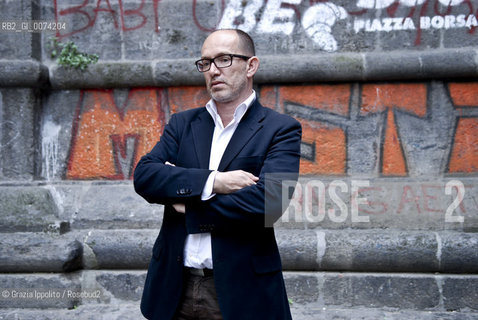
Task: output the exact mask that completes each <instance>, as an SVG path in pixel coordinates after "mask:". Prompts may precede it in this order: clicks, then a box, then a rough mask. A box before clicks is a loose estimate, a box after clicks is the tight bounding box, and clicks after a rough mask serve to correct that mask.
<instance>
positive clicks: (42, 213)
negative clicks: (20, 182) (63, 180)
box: [0, 186, 67, 232]
mask: <svg viewBox="0 0 478 320" xmlns="http://www.w3.org/2000/svg"><path fill="white" fill-rule="evenodd" d="M65 228H67V225H65V223H62V222H61V219H60V218H59V217H58V207H57V206H56V204H55V201H54V199H53V197H52V196H51V194H50V192H48V190H47V189H45V188H42V187H29V186H24V187H22V186H10V187H6V186H2V187H0V231H2V232H22V231H55V232H58V231H64V229H65Z"/></svg>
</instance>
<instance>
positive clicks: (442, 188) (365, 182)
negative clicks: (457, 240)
mask: <svg viewBox="0 0 478 320" xmlns="http://www.w3.org/2000/svg"><path fill="white" fill-rule="evenodd" d="M437 147H438V146H437ZM417 160H418V159H417ZM417 170H420V168H417ZM334 181H335V183H336V185H335V186H334V187H333V191H335V194H336V198H332V196H331V191H330V189H332V187H331V183H332V182H334ZM337 183H341V184H344V185H345V189H344V190H342V189H341V188H340V187H338V184H337ZM449 183H451V186H452V188H455V187H453V186H454V185H455V183H461V184H462V187H461V188H462V191H463V192H464V193H463V194H464V197H463V200H461V201H460V203H459V206H457V207H456V208H454V210H452V211H450V208H451V209H453V207H452V204H453V201H454V200H455V199H456V194H446V188H447V184H449ZM354 186H355V187H356V188H357V190H360V193H359V194H355V195H354V194H353V193H352V188H353V187H354ZM319 188H321V190H320V191H317V192H314V193H310V192H311V191H310V190H312V189H314V190H319ZM297 189H299V190H297ZM306 192H309V194H310V195H308V197H305V194H306ZM477 192H478V188H477V187H476V186H475V179H474V178H470V177H460V179H458V180H457V179H429V178H423V179H422V178H420V179H413V178H388V179H382V178H371V177H363V178H356V179H354V178H352V179H351V178H338V179H331V178H329V177H323V176H319V177H311V178H310V177H302V178H301V179H299V185H298V186H297V188H296V193H295V197H293V198H292V200H291V202H290V206H289V209H288V210H287V211H286V212H285V213H284V215H282V217H281V218H280V219H279V220H278V222H277V223H276V226H277V227H278V228H286V229H297V228H306V229H317V230H320V229H347V228H352V229H358V230H359V229H364V230H365V229H392V230H407V231H411V230H416V231H419V230H430V231H431V230H433V231H442V230H456V231H465V232H467V231H470V232H473V231H474V230H476V229H477V228H478V211H476V210H474V209H473V208H475V206H476V205H475V202H474V201H475V200H474V198H475V197H476V195H477ZM353 199H356V200H357V202H353V201H352V200H353ZM359 202H361V203H359ZM354 203H355V205H354ZM319 204H320V206H323V211H319V209H320V207H319ZM339 205H342V207H339ZM459 219H463V222H459Z"/></svg>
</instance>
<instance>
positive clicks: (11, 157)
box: [0, 70, 39, 181]
mask: <svg viewBox="0 0 478 320" xmlns="http://www.w3.org/2000/svg"><path fill="white" fill-rule="evenodd" d="M0 71H1V70H0ZM38 102H39V97H38V95H37V94H36V92H35V91H34V90H33V89H28V88H25V89H24V88H3V89H0V147H1V153H0V179H1V180H10V181H12V180H17V181H18V180H20V181H31V180H33V178H34V177H35V162H36V160H37V159H36V155H37V151H38V149H37V148H38V146H37V145H36V144H35V142H36V138H35V137H36V136H37V134H38V132H37V131H36V120H37V119H36V115H35V109H36V108H37V107H38Z"/></svg>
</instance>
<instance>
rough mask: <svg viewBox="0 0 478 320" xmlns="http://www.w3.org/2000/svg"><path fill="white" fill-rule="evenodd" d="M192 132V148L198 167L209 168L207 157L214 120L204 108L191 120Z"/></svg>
mask: <svg viewBox="0 0 478 320" xmlns="http://www.w3.org/2000/svg"><path fill="white" fill-rule="evenodd" d="M191 130H192V133H193V140H194V149H195V150H196V155H197V157H198V159H199V168H201V169H208V168H209V157H210V154H211V143H212V135H213V133H214V121H213V120H212V118H211V116H210V115H209V113H208V112H207V110H206V109H205V108H204V112H202V113H201V114H199V116H198V117H197V118H196V120H194V121H193V122H191Z"/></svg>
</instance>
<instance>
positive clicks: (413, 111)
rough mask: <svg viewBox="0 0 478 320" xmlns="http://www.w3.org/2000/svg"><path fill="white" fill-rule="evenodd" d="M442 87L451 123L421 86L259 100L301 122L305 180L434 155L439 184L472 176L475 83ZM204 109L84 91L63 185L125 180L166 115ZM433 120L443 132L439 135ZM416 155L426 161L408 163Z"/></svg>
mask: <svg viewBox="0 0 478 320" xmlns="http://www.w3.org/2000/svg"><path fill="white" fill-rule="evenodd" d="M443 87H444V88H445V89H444V91H446V94H447V95H448V97H449V103H448V105H446V106H445V107H446V108H447V109H449V112H450V113H449V114H448V113H447V114H442V115H435V114H434V112H435V111H431V109H433V108H434V106H433V104H434V103H435V102H433V101H432V100H431V99H430V98H429V97H430V95H431V93H430V91H431V90H432V88H431V87H430V85H429V84H427V83H394V84H383V83H379V84H334V85H324V84H320V85H307V86H263V87H261V88H260V90H259V91H258V94H259V96H260V99H261V102H262V103H263V104H264V105H266V106H269V107H271V108H275V109H277V110H279V111H280V112H283V113H286V114H290V115H292V116H294V117H295V118H296V119H298V120H299V121H300V122H301V124H302V127H303V139H302V146H301V154H302V158H301V174H303V175H338V176H345V175H353V174H354V173H356V172H357V167H358V168H359V169H361V171H359V172H360V173H363V174H368V175H378V176H383V177H393V176H396V177H403V176H410V172H417V170H416V168H415V167H416V166H421V167H425V168H426V167H427V166H429V165H430V164H429V163H428V162H427V161H431V160H430V159H432V158H434V157H437V156H436V154H438V157H439V158H440V161H441V162H443V163H444V166H443V169H442V171H441V172H438V173H437V174H441V175H443V174H444V175H460V174H470V173H478V116H477V111H478V94H477V92H478V83H476V82H470V83H449V84H444V86H443ZM208 99H209V98H208V95H207V92H206V90H205V89H204V88H203V87H171V88H161V89H158V88H136V89H130V90H123V91H121V90H82V91H81V94H80V98H79V101H78V103H77V111H76V112H77V115H76V117H75V121H74V123H73V128H72V131H73V134H72V141H71V146H70V154H69V161H68V167H67V173H66V178H67V179H131V177H132V173H133V169H134V167H135V165H136V163H137V161H139V158H140V157H141V156H142V155H143V154H145V153H147V152H148V151H149V150H151V149H152V148H153V146H154V145H155V144H156V142H157V141H158V140H159V138H160V135H161V132H162V130H163V128H164V124H165V122H166V121H167V119H168V118H169V115H170V114H171V113H175V112H180V111H183V110H187V109H190V108H194V107H198V106H202V105H204V104H205V103H206V102H207V101H208ZM437 117H441V119H440V120H439V121H441V122H446V123H448V126H447V127H446V126H445V127H442V126H439V125H437V123H438V120H437ZM445 117H446V118H445ZM410 119H416V122H417V123H416V124H415V125H413V124H412V122H413V121H410ZM431 128H435V129H431ZM447 128H449V129H447ZM430 130H432V131H433V130H435V131H444V132H438V133H433V132H432V135H430V132H428V131H430ZM448 131H449V132H448ZM416 136H423V137H425V138H424V139H421V140H420V139H418V140H417V139H416ZM429 137H435V138H429ZM436 137H444V138H443V139H441V138H436ZM360 139H362V140H363V141H361V140H360ZM436 140H444V141H436ZM438 143H442V144H441V145H438ZM367 146H369V147H367ZM418 152H421V153H423V154H424V155H425V156H424V157H423V158H421V159H420V161H419V162H417V161H415V162H414V161H412V160H411V159H413V158H414V154H415V153H418ZM357 163H358V164H357ZM367 163H371V165H367Z"/></svg>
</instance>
